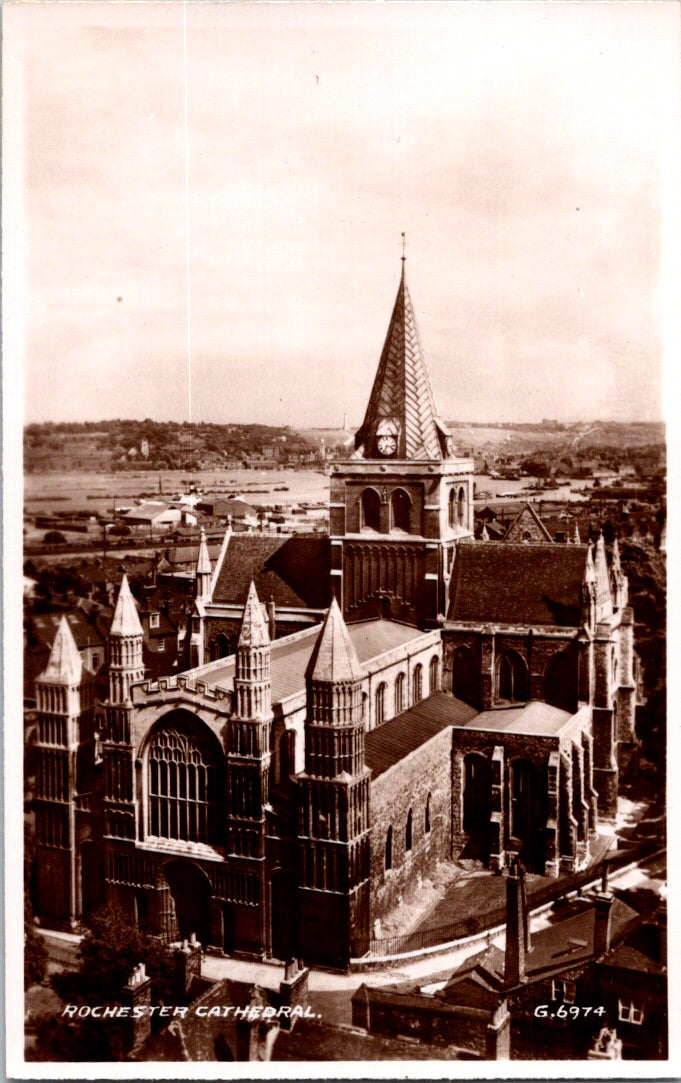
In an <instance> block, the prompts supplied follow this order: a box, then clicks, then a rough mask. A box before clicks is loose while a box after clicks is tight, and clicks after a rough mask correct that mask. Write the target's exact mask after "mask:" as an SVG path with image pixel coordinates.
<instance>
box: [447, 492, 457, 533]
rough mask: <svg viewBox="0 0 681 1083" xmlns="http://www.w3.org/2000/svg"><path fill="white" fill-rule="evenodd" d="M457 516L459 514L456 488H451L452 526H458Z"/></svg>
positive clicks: (450, 523) (450, 512) (450, 514)
mask: <svg viewBox="0 0 681 1083" xmlns="http://www.w3.org/2000/svg"><path fill="white" fill-rule="evenodd" d="M456 516H457V507H456V493H455V491H454V489H450V490H449V525H450V526H451V527H452V528H453V527H455V526H456V522H457V520H456Z"/></svg>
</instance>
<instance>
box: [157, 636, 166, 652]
mask: <svg viewBox="0 0 681 1083" xmlns="http://www.w3.org/2000/svg"><path fill="white" fill-rule="evenodd" d="M165 649H166V641H165V639H159V641H158V646H157V648H156V650H157V651H158V652H159V654H160V653H161V652H162V651H164V650H165Z"/></svg>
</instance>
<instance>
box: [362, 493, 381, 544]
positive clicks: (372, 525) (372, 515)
mask: <svg viewBox="0 0 681 1083" xmlns="http://www.w3.org/2000/svg"><path fill="white" fill-rule="evenodd" d="M361 513H362V517H361V522H360V526H361V528H362V530H375V531H376V532H377V533H379V532H380V529H381V498H380V496H379V495H378V493H377V492H376V490H375V489H365V490H364V492H363V493H362V501H361Z"/></svg>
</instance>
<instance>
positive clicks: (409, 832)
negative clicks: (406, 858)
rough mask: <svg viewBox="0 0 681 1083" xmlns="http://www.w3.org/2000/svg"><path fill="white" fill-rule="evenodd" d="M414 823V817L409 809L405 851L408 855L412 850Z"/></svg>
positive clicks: (405, 833) (405, 832)
mask: <svg viewBox="0 0 681 1083" xmlns="http://www.w3.org/2000/svg"><path fill="white" fill-rule="evenodd" d="M413 821H414V817H413V814H412V811H411V809H409V812H408V813H407V826H406V828H405V831H404V849H405V850H406V852H407V853H409V851H410V850H411V843H412V826H413Z"/></svg>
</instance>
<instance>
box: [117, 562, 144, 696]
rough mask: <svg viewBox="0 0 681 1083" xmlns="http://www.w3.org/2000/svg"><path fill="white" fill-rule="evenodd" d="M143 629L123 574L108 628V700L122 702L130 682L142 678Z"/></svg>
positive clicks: (132, 682) (128, 693) (128, 692)
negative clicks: (112, 616)
mask: <svg viewBox="0 0 681 1083" xmlns="http://www.w3.org/2000/svg"><path fill="white" fill-rule="evenodd" d="M142 642H143V632H142V625H141V624H140V619H139V615H138V613H137V606H136V605H135V599H134V598H133V596H132V592H131V590H130V584H129V583H128V577H127V576H126V575H124V576H123V578H122V580H121V586H120V590H119V592H118V600H117V602H116V609H115V612H114V618H113V621H112V622H111V628H110V629H109V700H110V702H111V703H126V702H127V701H128V700H129V699H130V686H131V685H132V684H135V682H137V681H141V680H143V678H144V661H143V658H142Z"/></svg>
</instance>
